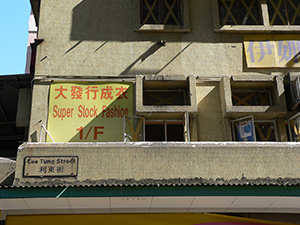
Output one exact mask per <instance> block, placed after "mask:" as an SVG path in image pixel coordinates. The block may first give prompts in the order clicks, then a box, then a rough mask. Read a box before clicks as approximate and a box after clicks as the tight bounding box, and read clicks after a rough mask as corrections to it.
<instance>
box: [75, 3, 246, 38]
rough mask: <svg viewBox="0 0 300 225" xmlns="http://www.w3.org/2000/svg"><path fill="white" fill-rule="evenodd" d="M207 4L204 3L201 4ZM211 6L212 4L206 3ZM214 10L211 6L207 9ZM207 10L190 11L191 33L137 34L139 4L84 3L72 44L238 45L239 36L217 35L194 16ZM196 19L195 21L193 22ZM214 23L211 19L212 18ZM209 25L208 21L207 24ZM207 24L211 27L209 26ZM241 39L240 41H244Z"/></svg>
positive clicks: (79, 9)
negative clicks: (223, 43) (137, 42)
mask: <svg viewBox="0 0 300 225" xmlns="http://www.w3.org/2000/svg"><path fill="white" fill-rule="evenodd" d="M201 4H204V3H201ZM205 4H209V3H205ZM205 6H207V7H210V4H209V5H205ZM207 7H206V8H205V9H204V8H203V7H197V8H192V6H191V7H190V14H192V15H190V18H191V23H190V25H191V32H188V33H176V32H175V33H174V32H170V33H167V32H163V33H159V32H153V33H151V32H135V31H134V26H135V16H139V15H135V14H136V10H135V1H133V0H131V1H120V0H109V1H107V0H83V1H81V2H80V3H79V4H78V5H76V6H75V7H74V8H73V12H72V28H71V36H70V39H71V40H75V41H82V40H86V41H88V40H90V41H120V42H128V41H153V42H157V41H159V40H166V41H167V42H181V41H186V42H207V43H218V42H220V41H221V42H236V40H237V39H236V36H234V37H232V35H223V34H217V33H215V32H214V29H213V25H212V21H209V23H208V24H210V25H211V26H207V25H205V24H204V23H203V21H201V20H199V19H195V18H194V17H195V16H193V15H201V13H202V14H203V12H202V11H199V10H205V11H206V14H207ZM192 18H194V19H192ZM208 18H209V20H211V17H208ZM207 22H208V21H207ZM206 24H207V23H206ZM241 37H242V36H241V35H239V39H240V40H242V38H241Z"/></svg>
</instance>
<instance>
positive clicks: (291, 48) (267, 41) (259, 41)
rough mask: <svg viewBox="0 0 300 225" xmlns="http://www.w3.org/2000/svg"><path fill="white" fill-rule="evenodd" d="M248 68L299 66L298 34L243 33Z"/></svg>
mask: <svg viewBox="0 0 300 225" xmlns="http://www.w3.org/2000/svg"><path fill="white" fill-rule="evenodd" d="M244 50H245V55H246V61H247V66H248V67H249V68H251V67H252V68H291V67H296V68H299V67H300V55H299V54H300V35H245V36H244Z"/></svg>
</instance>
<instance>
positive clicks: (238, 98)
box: [232, 90, 272, 106]
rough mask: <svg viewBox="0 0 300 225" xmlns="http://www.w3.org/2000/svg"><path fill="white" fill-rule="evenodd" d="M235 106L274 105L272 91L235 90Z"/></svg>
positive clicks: (233, 93)
mask: <svg viewBox="0 0 300 225" xmlns="http://www.w3.org/2000/svg"><path fill="white" fill-rule="evenodd" d="M232 104H233V106H272V98H271V93H270V91H268V90H261V91H256V90H250V91H247V90H245V91H243V90H233V91H232Z"/></svg>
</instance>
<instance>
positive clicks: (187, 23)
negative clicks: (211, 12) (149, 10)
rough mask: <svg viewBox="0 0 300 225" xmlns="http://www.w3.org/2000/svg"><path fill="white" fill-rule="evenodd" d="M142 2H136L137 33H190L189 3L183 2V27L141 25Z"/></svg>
mask: <svg viewBox="0 0 300 225" xmlns="http://www.w3.org/2000/svg"><path fill="white" fill-rule="evenodd" d="M140 1H141V0H135V27H134V30H135V31H136V32H190V19H189V18H190V16H189V1H188V0H182V9H181V10H182V12H181V15H182V22H183V25H164V24H141V21H140V18H141V16H140V15H141V11H140V10H141V3H140Z"/></svg>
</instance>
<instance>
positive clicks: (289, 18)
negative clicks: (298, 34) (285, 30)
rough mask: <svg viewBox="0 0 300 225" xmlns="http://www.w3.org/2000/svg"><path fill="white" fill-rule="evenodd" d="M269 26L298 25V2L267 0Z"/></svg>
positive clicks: (299, 11)
mask: <svg viewBox="0 0 300 225" xmlns="http://www.w3.org/2000/svg"><path fill="white" fill-rule="evenodd" d="M267 4H268V11H269V20H270V25H300V10H299V7H300V1H299V0H267Z"/></svg>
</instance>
